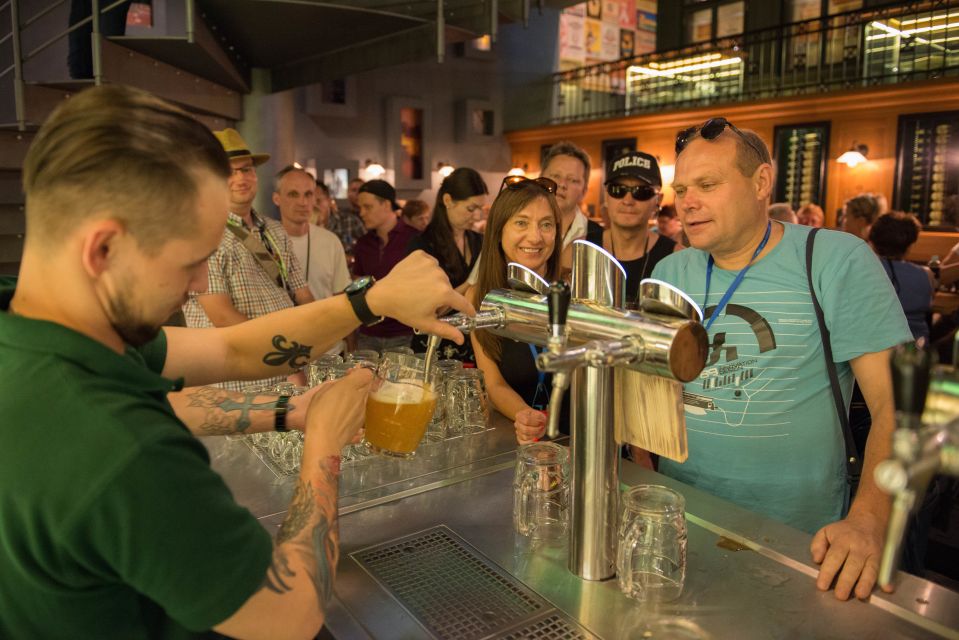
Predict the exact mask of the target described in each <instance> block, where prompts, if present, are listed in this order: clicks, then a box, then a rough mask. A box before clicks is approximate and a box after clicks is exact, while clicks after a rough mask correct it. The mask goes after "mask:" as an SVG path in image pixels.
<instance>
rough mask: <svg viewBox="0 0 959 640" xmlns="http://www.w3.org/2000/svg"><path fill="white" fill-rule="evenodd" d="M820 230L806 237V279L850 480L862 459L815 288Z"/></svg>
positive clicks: (859, 466)
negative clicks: (814, 258)
mask: <svg viewBox="0 0 959 640" xmlns="http://www.w3.org/2000/svg"><path fill="white" fill-rule="evenodd" d="M818 231H819V229H813V230H811V231H810V232H809V235H808V236H806V279H807V281H808V282H809V296H810V297H811V298H812V306H813V309H815V311H816V320H817V322H818V323H819V333H820V334H822V351H823V355H824V356H825V357H826V371H827V372H828V373H829V384H830V386H832V397H833V400H834V401H835V403H836V413H837V414H838V415H839V424H840V425H841V426H842V437H843V440H844V441H845V443H846V472H847V474H848V475H849V477H850V478H853V477H857V476H859V475H861V474H862V459H861V458H860V457H859V452H858V451H857V450H856V441H855V440H854V439H853V437H852V429H850V428H849V414H848V413H847V412H846V403H845V402H843V399H842V390H841V389H840V387H839V374H838V373H837V372H836V363H835V362H833V359H832V345H831V344H830V341H829V329H827V328H826V318H825V316H823V312H822V307H821V306H820V305H819V298H817V297H816V287H815V286H813V277H812V254H813V247H814V245H815V243H816V233H817V232H818Z"/></svg>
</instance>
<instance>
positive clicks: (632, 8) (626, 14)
mask: <svg viewBox="0 0 959 640" xmlns="http://www.w3.org/2000/svg"><path fill="white" fill-rule="evenodd" d="M619 4H620V7H619V26H620V28H622V29H635V28H636V3H635V2H634V1H633V0H619Z"/></svg>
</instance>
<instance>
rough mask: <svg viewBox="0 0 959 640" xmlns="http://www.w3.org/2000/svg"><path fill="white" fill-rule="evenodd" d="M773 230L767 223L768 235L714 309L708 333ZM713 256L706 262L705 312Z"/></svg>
mask: <svg viewBox="0 0 959 640" xmlns="http://www.w3.org/2000/svg"><path fill="white" fill-rule="evenodd" d="M772 228H773V223H772V222H767V223H766V235H764V236H763V241H762V242H760V243H759V246H758V247H756V250H755V251H754V252H753V257H752V258H750V259H749V263H748V264H747V265H746V266H745V267H743V268H742V269H741V270H740V271H739V273H738V274H736V279H735V280H733V283H732V284H731V285H730V286H729V289H727V290H726V293H725V294H724V295H723V297H722V298H721V299H720V300H719V304H718V305H716V308H715V309H713V313H712V315H710V316H709V320H707V321H706V331H709V327H711V326H713V322H715V321H716V318H718V317H719V314H720V313H722V311H723V309H725V308H726V304H727V303H728V302H729V301H730V299H732V297H733V293H735V292H736V289H738V288H739V285H740V284H742V281H743V278H745V277H746V272H747V271H749V267H751V266H753V261H754V260H755V259H756V257H757V256H758V255H759V254H760V253H762V251H763V249H765V248H766V243H767V242H769V232H770V231H771V230H772ZM714 262H715V261H714V260H713V256H712V254H710V256H709V260H708V261H707V262H706V296H705V297H704V299H703V310H705V309H706V306H707V304H708V303H709V281H710V280H711V279H712V277H713V264H714Z"/></svg>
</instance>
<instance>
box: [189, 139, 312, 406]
mask: <svg viewBox="0 0 959 640" xmlns="http://www.w3.org/2000/svg"><path fill="white" fill-rule="evenodd" d="M214 135H215V136H216V137H217V140H219V141H220V144H222V145H223V149H224V150H225V151H226V153H227V156H229V158H230V170H231V173H230V178H229V180H228V181H227V184H228V186H229V188H230V213H229V215H228V217H227V222H226V233H224V234H223V239H222V240H221V242H220V247H219V248H218V249H217V250H216V253H214V254H213V255H212V256H210V259H209V261H208V262H209V271H208V283H207V288H206V291H205V292H203V293H198V292H191V293H190V299H189V300H188V301H187V302H186V304H184V305H183V315H184V316H185V317H186V321H187V325H188V326H190V327H229V326H232V325H235V324H239V323H241V322H246V321H247V320H251V319H253V318H259V317H260V316H263V315H266V314H268V313H272V312H274V311H280V310H282V309H288V308H290V307H292V306H295V305H302V304H306V303H308V302H313V294H312V293H310V289H309V287H308V286H307V283H306V278H305V277H304V275H303V269H302V268H301V266H300V263H299V261H298V260H297V259H296V256H295V255H294V251H293V245H292V243H291V242H290V239H289V237H288V236H287V235H286V231H284V229H283V225H281V224H280V223H279V222H277V221H276V220H273V219H272V218H266V217H263V216H261V215H260V214H259V213H257V212H256V211H255V210H254V209H253V201H254V199H255V198H256V193H257V188H258V180H257V176H256V167H257V166H259V165H261V164H263V163H264V162H266V161H267V160H269V159H270V156H269V154H265V153H253V152H252V151H250V148H249V146H248V145H247V144H246V142H245V141H244V140H243V138H242V137H241V136H240V134H239V132H238V131H236V130H235V129H224V130H223V131H215V132H214ZM283 379H284V378H283V377H280V376H277V377H275V378H270V379H267V380H264V381H263V382H264V383H266V384H269V383H274V382H282V381H283ZM249 384H250V383H249V382H240V381H236V382H226V383H223V385H222V386H223V387H224V388H226V389H230V390H233V391H241V390H242V389H243V388H244V387H245V386H247V385H249Z"/></svg>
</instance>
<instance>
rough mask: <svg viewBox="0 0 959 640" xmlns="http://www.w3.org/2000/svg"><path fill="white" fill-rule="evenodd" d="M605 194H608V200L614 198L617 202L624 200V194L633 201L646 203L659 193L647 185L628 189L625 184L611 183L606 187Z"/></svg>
mask: <svg viewBox="0 0 959 640" xmlns="http://www.w3.org/2000/svg"><path fill="white" fill-rule="evenodd" d="M606 193H608V194H609V197H610V198H615V199H617V200H619V199H621V198H625V197H626V194H627V193H628V194H631V195H632V196H633V200H638V201H639V202H646V201H647V200H650V199H652V198H655V197H656V194H657V193H659V192H658V191H656V189H654V188H653V187H651V186H649V185H648V184H640V185H636V186H635V187H628V186H626V185H625V184H617V183H615V182H612V183H610V184H608V185H606Z"/></svg>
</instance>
